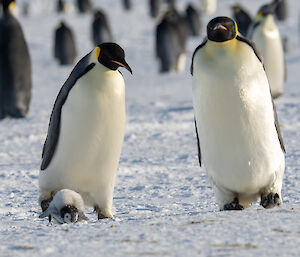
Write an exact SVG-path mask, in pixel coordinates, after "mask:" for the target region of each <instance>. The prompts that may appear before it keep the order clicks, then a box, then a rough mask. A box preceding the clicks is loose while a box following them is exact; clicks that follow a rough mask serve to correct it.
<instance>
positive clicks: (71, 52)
mask: <svg viewBox="0 0 300 257" xmlns="http://www.w3.org/2000/svg"><path fill="white" fill-rule="evenodd" d="M54 34H55V35H54V58H55V59H56V60H57V61H58V62H59V64H60V65H70V64H73V63H74V61H75V58H76V56H77V50H76V44H75V39H74V36H73V32H72V30H71V28H70V27H69V26H67V25H66V23H65V22H63V21H61V22H60V24H59V26H58V27H57V28H56V29H55V33H54Z"/></svg>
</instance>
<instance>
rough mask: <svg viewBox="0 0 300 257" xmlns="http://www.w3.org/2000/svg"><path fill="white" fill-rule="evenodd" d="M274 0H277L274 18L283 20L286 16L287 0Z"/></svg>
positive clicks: (275, 0)
mask: <svg viewBox="0 0 300 257" xmlns="http://www.w3.org/2000/svg"><path fill="white" fill-rule="evenodd" d="M274 2H278V5H277V7H276V9H275V15H276V18H277V19H278V20H279V21H285V20H286V19H287V18H288V3H287V0H274Z"/></svg>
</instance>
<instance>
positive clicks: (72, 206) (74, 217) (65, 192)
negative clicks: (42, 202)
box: [40, 189, 88, 224]
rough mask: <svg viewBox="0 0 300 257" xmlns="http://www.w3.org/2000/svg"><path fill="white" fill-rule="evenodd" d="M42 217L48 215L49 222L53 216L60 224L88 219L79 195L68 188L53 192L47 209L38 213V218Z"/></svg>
mask: <svg viewBox="0 0 300 257" xmlns="http://www.w3.org/2000/svg"><path fill="white" fill-rule="evenodd" d="M44 217H49V222H51V220H52V218H54V219H55V220H56V221H57V222H58V223H60V224H63V223H75V222H78V221H82V220H88V218H87V217H86V216H85V214H84V202H83V200H82V197H81V195H80V194H78V193H76V192H74V191H72V190H69V189H62V190H60V191H58V192H57V193H56V194H55V196H54V198H53V200H52V201H51V203H50V205H49V207H48V209H47V210H46V211H44V212H43V213H42V214H41V215H40V218H44Z"/></svg>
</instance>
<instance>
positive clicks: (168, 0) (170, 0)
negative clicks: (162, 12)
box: [166, 0, 176, 8]
mask: <svg viewBox="0 0 300 257" xmlns="http://www.w3.org/2000/svg"><path fill="white" fill-rule="evenodd" d="M166 3H167V4H168V5H169V8H175V6H176V0H166Z"/></svg>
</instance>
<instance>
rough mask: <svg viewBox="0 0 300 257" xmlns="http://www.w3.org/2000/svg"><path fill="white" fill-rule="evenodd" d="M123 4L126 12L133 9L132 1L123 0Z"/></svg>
mask: <svg viewBox="0 0 300 257" xmlns="http://www.w3.org/2000/svg"><path fill="white" fill-rule="evenodd" d="M122 2H123V7H124V9H125V10H126V11H130V10H131V8H132V3H131V0H122Z"/></svg>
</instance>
